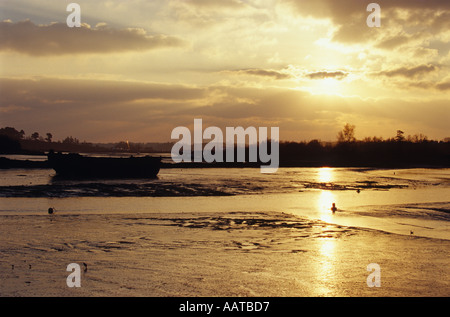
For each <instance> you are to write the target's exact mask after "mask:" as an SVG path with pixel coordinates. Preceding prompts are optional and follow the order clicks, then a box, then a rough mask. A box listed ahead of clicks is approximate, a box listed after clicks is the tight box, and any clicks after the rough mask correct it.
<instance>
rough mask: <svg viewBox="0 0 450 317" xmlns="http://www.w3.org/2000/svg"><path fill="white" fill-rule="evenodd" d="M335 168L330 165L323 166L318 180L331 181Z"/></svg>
mask: <svg viewBox="0 0 450 317" xmlns="http://www.w3.org/2000/svg"><path fill="white" fill-rule="evenodd" d="M333 176H334V175H333V169H332V168H330V167H322V168H320V169H319V172H318V181H319V183H329V182H331V181H332V180H333V179H334V177H333Z"/></svg>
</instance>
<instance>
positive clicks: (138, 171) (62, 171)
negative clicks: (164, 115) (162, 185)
mask: <svg viewBox="0 0 450 317" xmlns="http://www.w3.org/2000/svg"><path fill="white" fill-rule="evenodd" d="M48 162H49V165H50V166H51V167H52V168H53V169H54V170H55V171H56V173H57V175H58V176H62V177H70V178H156V177H157V175H158V173H159V170H160V167H161V158H159V157H150V156H144V157H128V158H110V157H87V156H82V155H79V154H61V153H57V154H56V153H49V154H48Z"/></svg>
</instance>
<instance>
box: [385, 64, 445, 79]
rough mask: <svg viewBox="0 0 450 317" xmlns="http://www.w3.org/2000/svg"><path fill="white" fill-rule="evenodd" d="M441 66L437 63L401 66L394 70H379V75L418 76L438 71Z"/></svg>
mask: <svg viewBox="0 0 450 317" xmlns="http://www.w3.org/2000/svg"><path fill="white" fill-rule="evenodd" d="M438 69H439V68H438V67H437V66H435V65H419V66H415V67H400V68H395V69H392V70H387V71H381V72H378V73H377V74H378V75H381V76H386V77H405V78H412V79H414V78H416V77H418V76H422V75H426V74H429V73H432V72H435V71H437V70H438Z"/></svg>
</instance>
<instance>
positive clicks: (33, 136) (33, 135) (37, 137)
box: [31, 132, 39, 141]
mask: <svg viewBox="0 0 450 317" xmlns="http://www.w3.org/2000/svg"><path fill="white" fill-rule="evenodd" d="M31 139H32V140H34V141H37V140H39V133H38V132H34V133H33V134H32V135H31Z"/></svg>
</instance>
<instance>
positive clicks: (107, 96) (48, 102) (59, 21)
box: [0, 0, 450, 142]
mask: <svg viewBox="0 0 450 317" xmlns="http://www.w3.org/2000/svg"><path fill="white" fill-rule="evenodd" d="M71 2H72V1H54V0H39V1H34V0H0V21H1V22H0V127H6V126H11V127H15V128H17V129H18V130H21V129H23V130H24V131H25V133H26V134H27V135H31V134H32V133H33V132H39V133H40V134H41V135H44V136H45V134H46V133H47V132H51V133H52V134H53V137H54V139H59V140H62V139H64V138H65V137H67V136H73V137H76V138H78V139H80V140H86V141H89V142H117V141H122V140H129V141H130V142H167V141H171V139H170V137H171V131H172V130H173V129H174V128H176V127H178V126H186V127H189V128H191V129H192V127H193V123H194V119H195V118H199V119H202V120H203V126H204V127H207V126H217V127H219V128H221V129H223V131H224V133H225V127H238V126H242V127H244V128H245V127H250V126H254V127H279V134H280V140H283V141H309V140H312V139H319V140H322V141H335V140H336V136H337V133H338V132H339V131H340V130H341V129H342V128H343V126H344V125H345V124H346V123H350V124H353V125H355V126H356V130H355V136H356V138H357V139H364V138H365V137H373V136H377V137H383V138H389V137H394V136H395V135H396V131H397V130H402V131H404V134H405V136H406V135H414V134H420V133H421V134H424V135H427V136H428V138H430V139H436V140H442V139H444V138H446V137H450V128H449V119H450V72H449V66H450V42H449V40H450V1H448V0H428V1H423V0H378V1H376V3H377V4H379V6H380V8H381V26H380V27H369V26H368V25H367V23H366V20H367V18H368V16H369V15H370V14H371V12H368V11H367V6H368V4H369V3H371V1H365V0H340V1H335V0H301V1H300V0H298V1H296V0H259V1H257V0H152V1H149V0H129V1H120V0H96V1H87V0H78V1H77V2H76V3H78V4H79V5H80V8H81V23H82V25H81V27H79V28H77V27H73V28H70V27H68V25H67V24H66V19H67V17H68V15H69V14H70V12H67V11H66V7H67V5H68V4H69V3H71Z"/></svg>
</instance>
